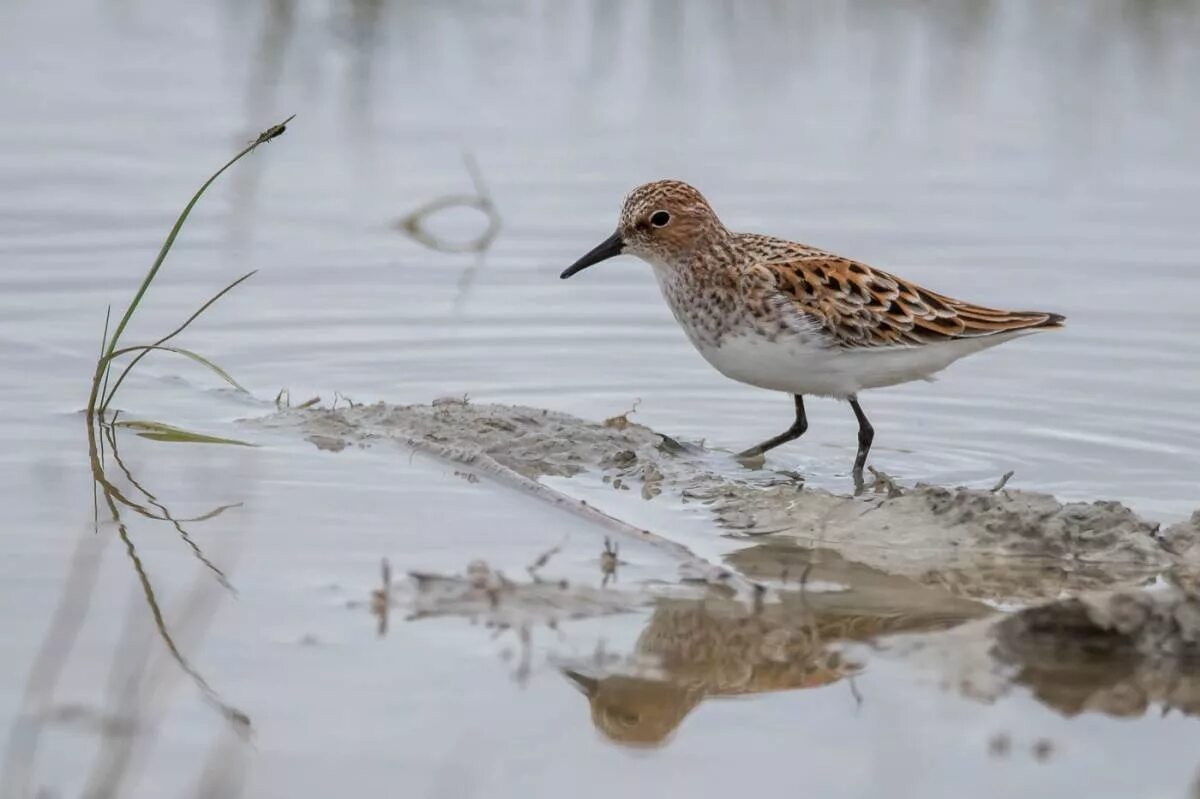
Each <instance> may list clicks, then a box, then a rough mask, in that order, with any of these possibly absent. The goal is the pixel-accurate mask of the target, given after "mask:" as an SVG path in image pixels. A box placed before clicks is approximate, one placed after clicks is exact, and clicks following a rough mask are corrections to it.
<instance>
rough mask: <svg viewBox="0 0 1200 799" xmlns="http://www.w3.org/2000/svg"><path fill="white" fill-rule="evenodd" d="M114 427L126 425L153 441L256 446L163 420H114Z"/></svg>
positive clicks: (125, 426)
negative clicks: (166, 422) (165, 422)
mask: <svg viewBox="0 0 1200 799" xmlns="http://www.w3.org/2000/svg"><path fill="white" fill-rule="evenodd" d="M113 427H124V428H126V429H129V430H132V431H133V432H134V433H136V434H137V435H139V436H141V437H142V438H148V439H150V440H152V441H168V442H172V443H176V444H232V445H234V446H238V447H253V446H255V445H254V444H251V443H250V442H248V441H238V440H237V439H235V438H222V437H221V436H210V435H206V434H204V433H193V432H192V431H190V430H184V429H182V428H180V427H175V426H174V425H169V424H164V423H162V422H152V421H144V420H137V419H129V420H124V419H123V420H121V421H119V422H113Z"/></svg>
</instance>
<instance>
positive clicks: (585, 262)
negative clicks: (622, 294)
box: [559, 230, 625, 280]
mask: <svg viewBox="0 0 1200 799" xmlns="http://www.w3.org/2000/svg"><path fill="white" fill-rule="evenodd" d="M624 249H625V242H623V241H621V231H619V230H618V231H617V232H616V233H614V234H612V235H611V236H609V237H608V238H607V239H605V240H604V241H602V242H600V243H599V244H597V245H596V246H595V247H594V248H592V251H591V252H589V253H588V254H587V255H585V256H583V257H582V258H580V259H579V260H578V261H576V262H575V263H573V264H571V265H570V266H569V267H567V269H566V270H565V271H564V272H563V273H562V274H561V275H559V277H561V278H562V279H563V280H566V279H567V278H569V277H570V276H571V275H573V274H575V273H576V272H582V271H583V270H584V269H587V268H588V267H589V266H591V265H592V264H598V263H600V262H601V261H607V260H608V259H609V258H612V257H614V256H617V255H620V254H621V251H622V250H624Z"/></svg>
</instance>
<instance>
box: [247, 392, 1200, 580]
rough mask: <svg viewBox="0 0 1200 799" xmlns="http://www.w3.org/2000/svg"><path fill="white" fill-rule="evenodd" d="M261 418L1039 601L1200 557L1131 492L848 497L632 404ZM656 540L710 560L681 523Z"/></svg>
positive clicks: (775, 567) (1198, 529)
mask: <svg viewBox="0 0 1200 799" xmlns="http://www.w3.org/2000/svg"><path fill="white" fill-rule="evenodd" d="M257 423H259V424H265V425H269V426H272V427H293V428H296V429H298V430H299V431H300V432H301V433H302V434H303V435H305V436H306V437H307V438H308V439H309V440H310V441H312V442H313V443H314V444H315V445H317V446H319V447H321V448H324V449H333V450H338V449H343V448H345V447H348V446H369V445H372V444H375V443H379V442H396V443H400V444H403V445H406V446H409V447H413V448H416V449H419V450H422V451H425V452H429V453H432V454H435V455H437V456H439V457H443V458H446V459H449V460H451V461H454V462H456V463H461V464H463V465H464V466H466V467H469V468H470V469H471V470H473V471H475V472H479V473H481V474H485V475H489V476H491V477H494V478H497V479H500V480H503V481H505V482H508V483H510V484H512V485H514V486H516V487H518V488H521V489H523V490H527V491H531V492H533V493H536V494H539V495H541V496H543V497H545V498H547V499H549V500H551V501H555V502H559V503H561V504H564V505H566V506H568V507H573V508H574V509H576V510H578V511H580V512H584V513H587V514H591V515H594V516H596V517H597V518H599V519H601V520H605V521H607V522H608V523H610V524H611V525H612V526H613V527H614V528H622V527H623V528H625V531H626V532H628V531H629V526H628V525H625V524H624V523H623V522H621V521H620V520H619V519H615V518H613V517H612V516H610V515H609V514H607V513H604V512H603V511H601V510H599V509H597V508H594V507H592V506H589V505H587V504H586V503H582V502H580V501H579V500H576V499H573V498H571V497H569V496H567V495H566V494H564V493H562V492H560V491H557V490H555V489H552V488H550V487H548V486H546V485H545V484H543V483H541V482H539V480H540V479H541V478H544V477H548V476H554V477H573V476H577V475H580V474H583V473H588V474H591V475H595V476H597V477H600V478H601V479H603V480H604V481H605V482H606V483H608V484H609V485H611V486H613V488H614V489H615V490H628V491H627V493H628V494H633V495H640V496H641V497H642V498H643V499H645V500H646V501H652V502H653V501H666V502H683V503H699V504H701V505H703V506H704V507H705V508H707V509H708V510H709V512H711V514H712V517H713V519H714V521H715V522H716V523H717V525H719V527H720V528H721V530H722V532H724V533H725V534H727V535H731V536H735V537H741V538H747V539H750V538H753V539H756V540H757V541H759V542H765V541H771V542H774V543H777V544H780V545H785V544H786V545H791V546H792V547H793V548H794V553H795V554H796V556H797V557H802V558H803V557H811V552H812V551H813V550H830V551H833V552H836V553H837V554H838V556H839V557H841V558H845V559H847V560H849V561H852V562H855V563H859V564H862V565H864V566H866V567H869V568H873V569H877V570H880V571H882V572H885V573H887V574H892V575H898V576H903V577H906V578H911V579H914V580H916V581H918V582H921V583H924V584H927V585H935V586H939V587H944V588H947V589H949V590H950V591H951V592H953V593H955V594H959V595H966V596H972V597H988V598H994V599H1034V598H1039V597H1050V596H1058V595H1061V593H1062V592H1064V591H1066V592H1069V593H1077V592H1080V591H1083V590H1091V589H1100V588H1109V589H1111V588H1118V587H1123V586H1136V585H1141V584H1146V583H1148V582H1149V581H1151V580H1152V579H1153V578H1154V577H1155V576H1156V575H1159V574H1161V573H1163V572H1167V571H1171V572H1175V573H1177V574H1178V577H1179V579H1181V580H1186V579H1190V575H1191V573H1192V571H1193V567H1194V566H1195V565H1196V564H1200V546H1197V543H1198V542H1200V511H1198V512H1197V514H1195V515H1194V516H1193V517H1192V519H1191V520H1189V521H1185V522H1181V523H1179V524H1176V525H1174V526H1172V527H1170V528H1168V529H1165V530H1164V529H1160V525H1159V524H1157V523H1155V522H1153V521H1149V520H1146V519H1143V518H1141V517H1139V516H1138V515H1137V514H1135V513H1134V512H1133V511H1131V510H1130V509H1129V508H1127V507H1125V506H1123V505H1121V504H1120V503H1118V502H1112V501H1096V502H1071V503H1062V502H1059V501H1058V500H1056V499H1055V498H1054V497H1052V496H1050V495H1048V494H1042V493H1037V492H1031V491H1023V490H1020V489H1014V488H1008V487H1004V486H998V487H996V488H993V489H991V490H989V489H978V488H962V487H944V486H930V485H917V486H913V487H906V486H902V485H899V484H898V483H897V482H895V481H893V480H891V479H890V478H888V477H886V476H884V475H878V476H877V479H876V481H875V484H874V485H873V486H870V487H868V490H867V491H866V492H865V494H863V495H861V496H857V497H856V496H846V495H840V494H836V493H832V492H830V491H826V490H823V489H817V488H812V487H808V486H806V485H804V482H803V478H802V477H801V476H799V475H795V474H791V473H786V472H776V471H771V470H769V469H757V470H753V469H747V468H744V467H742V466H740V465H739V464H738V463H737V462H736V461H735V460H734V459H733V457H732V456H731V455H728V454H726V453H722V452H715V451H712V450H708V449H705V448H704V447H702V446H699V445H695V444H690V443H686V442H681V441H677V440H675V439H673V438H671V437H669V436H667V435H663V434H661V433H657V432H655V431H653V430H651V429H649V428H647V427H644V426H642V425H639V424H636V423H634V422H631V421H629V420H628V419H627V418H626V417H624V416H618V417H614V418H612V419H609V420H607V421H605V422H603V423H594V422H588V421H585V420H582V419H579V418H576V417H573V416H570V415H567V414H563V413H557V412H554V411H549V410H544V409H539V408H528V407H520V406H507V405H476V404H471V403H468V402H464V401H462V400H457V399H446V400H438V401H435V402H434V403H433V404H431V405H408V406H396V405H387V404H382V403H380V404H375V405H366V406H355V407H351V408H340V409H336V410H329V409H318V408H310V409H302V410H301V409H293V410H287V411H283V412H280V413H278V414H276V415H273V416H270V417H267V418H266V419H263V420H258V421H257ZM641 532H642V534H643V535H645V536H652V535H653V534H652V533H650V532H649V531H641ZM656 539H657V540H661V542H662V543H663V545H664V546H666V547H676V548H677V549H678V551H679V554H680V556H681V557H691V558H692V561H693V566H694V567H696V568H703V565H702V564H700V563H699V562H698V559H695V558H694V557H693V556H691V555H690V553H688V552H687V551H686V549H684V548H683V547H681V546H678V545H677V544H675V543H673V542H671V540H670V538H669V535H660V536H656ZM804 553H809V554H804ZM729 561H730V565H733V566H735V567H736V569H737V571H738V572H741V573H743V574H749V575H753V576H755V577H756V578H759V579H772V578H779V577H781V576H786V575H783V574H782V573H781V572H782V570H783V569H784V568H785V567H783V566H781V565H780V564H781V561H780V560H779V559H778V558H776V559H774V560H773V561H771V562H770V563H766V564H762V563H758V564H756V563H754V562H752V558H751V555H748V554H745V553H744V552H742V553H735V554H733V555H731V556H730V558H729ZM708 577H710V578H711V577H712V575H711V574H710V575H708Z"/></svg>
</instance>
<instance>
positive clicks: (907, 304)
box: [562, 180, 1065, 484]
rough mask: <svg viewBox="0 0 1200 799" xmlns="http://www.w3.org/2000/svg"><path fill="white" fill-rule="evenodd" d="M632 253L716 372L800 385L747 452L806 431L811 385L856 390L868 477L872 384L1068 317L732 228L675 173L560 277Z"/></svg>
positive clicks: (639, 194) (819, 390)
mask: <svg viewBox="0 0 1200 799" xmlns="http://www.w3.org/2000/svg"><path fill="white" fill-rule="evenodd" d="M622 253H628V254H630V255H636V256H637V257H639V258H641V259H642V260H643V261H646V262H647V263H649V264H650V266H651V267H653V268H654V276H655V278H657V280H658V285H659V288H660V289H661V290H662V293H663V297H665V298H666V300H667V304H668V305H669V306H670V307H671V311H672V313H674V315H675V319H676V320H677V321H678V322H679V324H680V326H681V327H682V328H683V330H684V332H685V333H686V334H687V336H688V338H689V339H691V342H692V344H693V345H695V347H696V349H698V350H699V351H700V354H701V355H702V356H704V359H705V360H706V361H708V362H709V363H710V364H711V365H712V366H713V367H715V368H716V370H717V371H718V372H720V373H721V374H723V375H725V376H726V377H730V378H732V379H734V380H738V381H740V382H743V383H749V384H750V385H752V386H758V387H760V388H766V389H772V390H774V391H785V392H787V393H789V394H791V395H793V398H794V400H795V406H796V420H795V422H793V423H792V426H791V427H789V428H788V429H787V430H785V431H784V432H783V433H780V434H779V435H777V436H775V437H774V438H770V439H767V440H766V441H764V442H762V443H761V444H759V445H757V446H754V447H751V448H750V449H748V450H746V451H745V452H742V453H740V455H739V457H740V458H743V459H746V458H756V457H757V456H760V455H762V454H763V453H765V452H767V451H768V450H770V449H774V448H775V447H778V446H779V445H780V444H785V443H787V442H788V441H794V440H795V439H797V438H799V437H800V436H801V435H803V434H804V431H805V430H807V429H808V420H807V419H806V418H805V415H804V395H806V394H813V395H816V396H820V397H833V398H835V399H840V400H845V401H847V402H849V403H850V407H851V409H853V411H854V416H855V418H856V419H857V420H858V454H857V456H856V457H855V459H854V470H853V474H854V478H855V480H856V481H857V482H859V483H860V484H861V481H862V469H863V465H864V464H865V463H866V460H867V453H868V451H869V450H870V448H871V442H872V440H873V439H874V437H875V430H874V428H872V427H871V423H870V422H869V421H868V420H867V417H866V414H864V413H863V409H862V407H861V406H860V405H859V404H858V394H859V392H860V391H863V390H864V389H870V388H881V387H883V386H893V385H897V384H899V383H907V382H909V381H911V380H929V379H931V377H932V376H933V375H934V374H935V373H937V372H940V371H941V370H942V369H945V368H946V367H947V366H949V365H950V364H951V363H953V362H954V361H957V360H958V359H959V358H962V357H963V356H966V355H970V354H972V353H975V352H978V351H980V350H983V349H987V348H988V347H994V346H995V345H997V344H1000V343H1002V342H1005V341H1008V340H1009V339H1013V338H1017V337H1018V336H1024V335H1027V334H1029V333H1037V332H1040V331H1043V330H1052V329H1055V328H1060V327H1062V325H1063V321H1064V319H1065V317H1063V316H1061V315H1060V314H1056V313H1050V312H1047V311H1002V310H997V309H994V308H986V307H983V306H980V305H972V304H971V303H968V302H963V301H962V300H956V299H953V298H952V297H947V296H944V295H941V294H937V293H935V292H932V291H930V290H929V289H926V288H922V287H921V286H918V285H916V284H915V283H911V282H909V281H907V280H903V279H901V278H899V277H896V276H895V275H891V274H888V273H887V272H884V271H882V270H879V269H875V268H873V267H870V266H867V265H866V264H863V263H859V262H857V261H852V260H850V259H849V258H843V257H841V256H839V255H834V254H833V253H830V252H826V251H825V250H819V249H817V248H815V247H810V246H808V245H807V244H800V243H798V242H793V241H787V240H785V239H777V238H772V237H770V236H763V235H759V234H756V233H734V232H732V231H730V230H728V229H726V227H725V226H724V225H723V224H721V220H720V219H719V218H718V217H717V215H716V213H715V212H714V211H713V209H712V207H711V206H709V204H708V201H707V200H705V199H704V196H703V195H702V194H701V193H700V192H699V191H697V190H696V189H695V188H693V187H692V186H689V185H688V184H686V183H683V182H681V181H677V180H659V181H655V182H653V183H647V184H645V185H643V186H639V187H638V188H636V189H634V190H633V191H632V192H630V194H629V196H628V197H626V198H625V205H624V207H623V208H622V209H621V217H620V221H619V222H618V224H617V230H616V232H615V233H613V234H612V235H611V236H609V237H608V238H607V239H605V240H604V241H603V242H601V243H600V244H599V245H598V246H597V247H595V248H594V249H593V250H592V251H591V252H589V253H587V254H586V255H584V256H583V257H582V258H580V259H579V260H578V261H576V262H575V263H574V264H573V265H572V266H571V267H570V268H568V269H567V270H566V271H564V272H563V273H562V277H563V278H564V279H565V278H568V277H571V276H572V275H574V274H576V273H577V272H580V271H582V270H584V269H586V268H587V267H589V266H592V265H593V264H597V263H600V262H601V261H604V260H607V259H609V258H612V257H613V256H616V255H621V254H622Z"/></svg>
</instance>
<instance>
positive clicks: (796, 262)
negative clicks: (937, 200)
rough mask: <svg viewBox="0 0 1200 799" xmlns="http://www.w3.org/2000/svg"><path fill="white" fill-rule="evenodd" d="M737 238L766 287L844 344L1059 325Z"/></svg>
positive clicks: (834, 260)
mask: <svg viewBox="0 0 1200 799" xmlns="http://www.w3.org/2000/svg"><path fill="white" fill-rule="evenodd" d="M739 242H740V243H741V244H742V246H743V250H744V252H745V253H746V254H747V255H750V256H751V257H753V258H756V259H760V260H759V262H758V264H757V265H756V266H755V267H754V271H755V272H757V273H758V275H759V276H760V280H759V281H757V282H759V283H760V285H762V284H768V285H771V286H773V287H774V288H775V289H776V290H777V291H778V292H779V294H780V295H782V297H784V298H786V299H787V300H789V301H790V302H791V303H793V304H794V307H795V308H796V310H797V311H798V312H799V313H801V314H804V315H806V316H808V317H810V318H812V319H813V320H814V321H815V322H816V323H818V324H819V325H820V327H821V328H822V329H823V330H824V331H825V332H826V333H828V334H829V336H830V337H831V338H832V339H833V341H834V342H835V343H836V345H837V346H840V347H845V348H848V349H856V348H860V347H888V346H917V345H922V344H933V343H935V342H939V341H948V340H953V339H963V338H974V337H979V336H990V335H995V334H997V333H1006V332H1011V331H1016V330H1025V329H1030V328H1055V327H1061V326H1062V323H1063V321H1064V317H1062V316H1060V315H1059V314H1055V313H1048V312H1045V311H1003V310H998V309H996V308H986V307H984V306H981V305H972V304H971V303H969V302H964V301H962V300H956V299H954V298H952V297H946V296H944V295H942V294H937V293H936V292H933V291H930V290H929V289H925V288H922V287H920V286H918V285H916V284H915V283H910V282H909V281H907V280H903V279H901V278H898V277H896V276H895V275H890V274H888V273H887V272H884V271H881V270H879V269H873V268H871V267H869V266H867V265H866V264H861V263H858V262H857V261H851V260H850V259H848V258H842V257H840V256H837V255H834V254H832V253H828V252H824V251H822V250H817V249H813V248H810V247H806V246H804V245H802V244H796V243H793V242H787V241H783V240H780V239H772V238H770V237H767V236H757V235H750V234H743V235H741V236H739Z"/></svg>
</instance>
